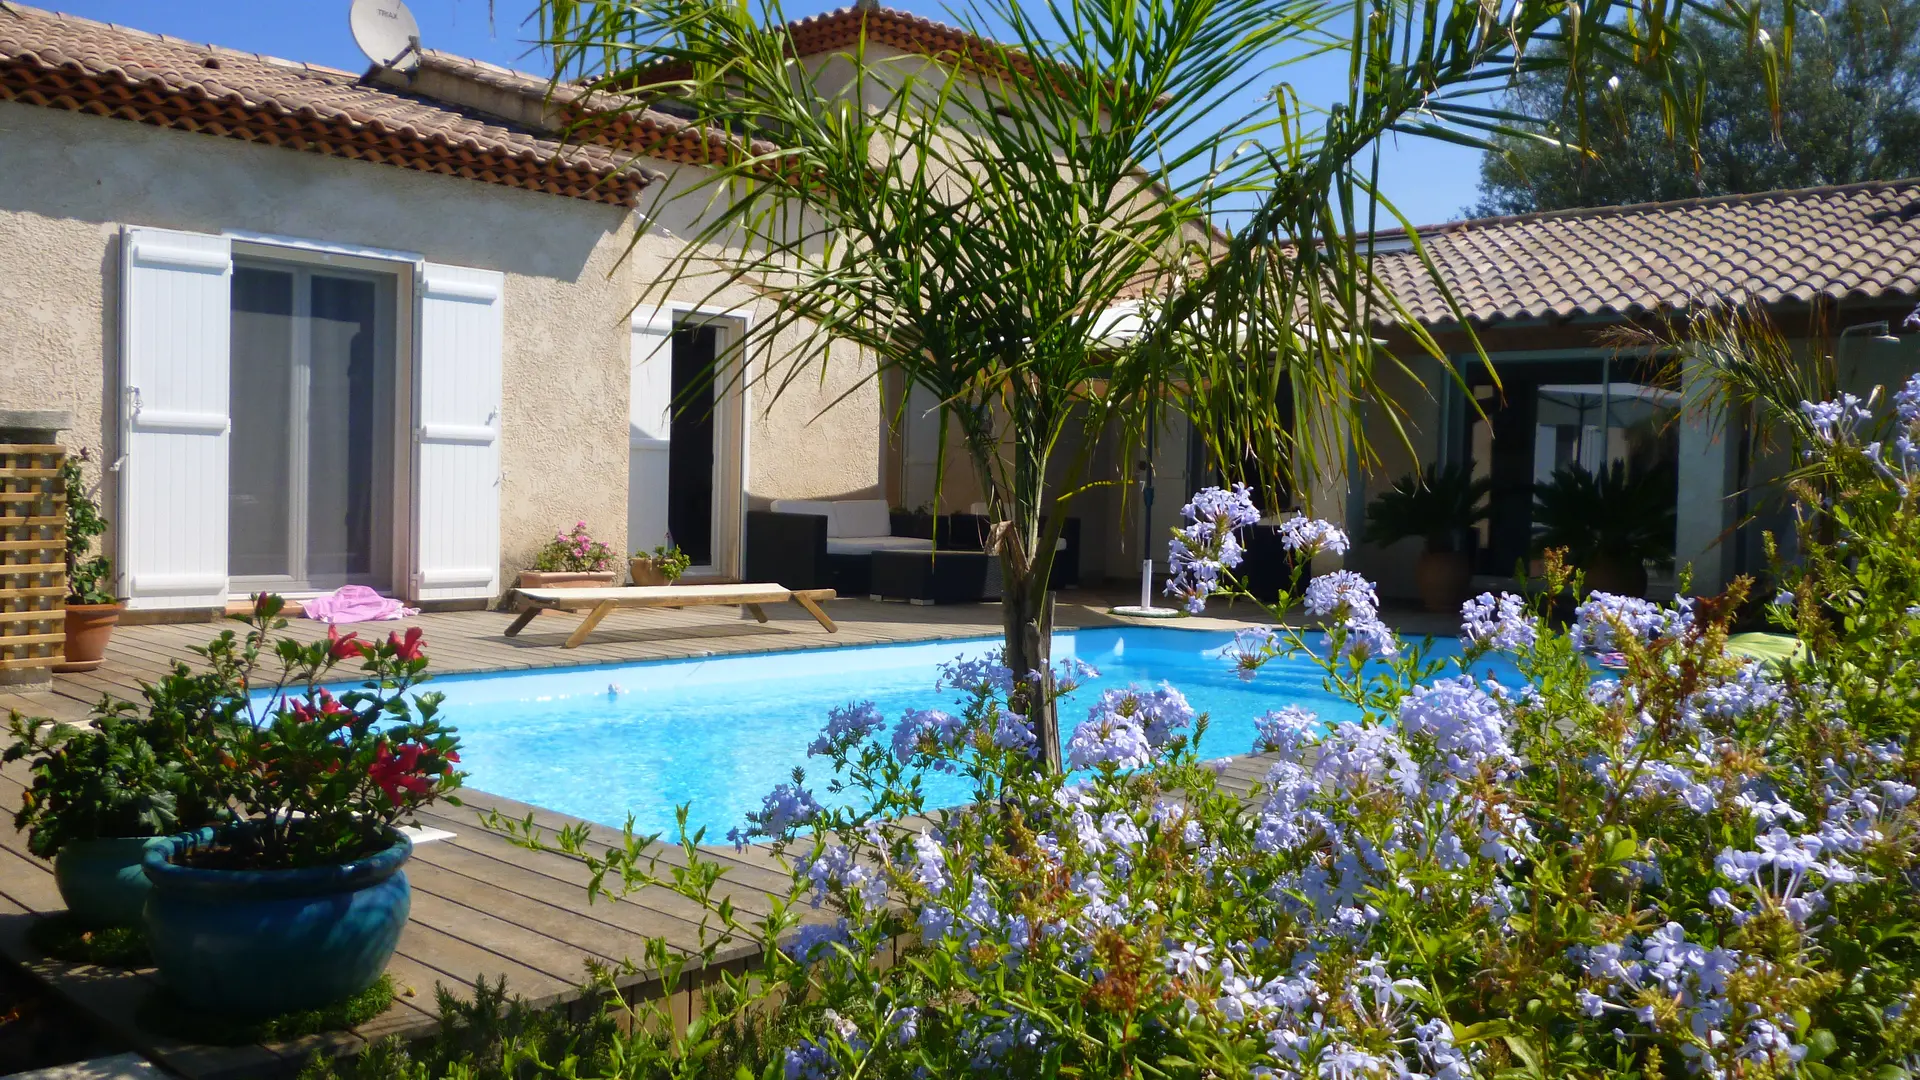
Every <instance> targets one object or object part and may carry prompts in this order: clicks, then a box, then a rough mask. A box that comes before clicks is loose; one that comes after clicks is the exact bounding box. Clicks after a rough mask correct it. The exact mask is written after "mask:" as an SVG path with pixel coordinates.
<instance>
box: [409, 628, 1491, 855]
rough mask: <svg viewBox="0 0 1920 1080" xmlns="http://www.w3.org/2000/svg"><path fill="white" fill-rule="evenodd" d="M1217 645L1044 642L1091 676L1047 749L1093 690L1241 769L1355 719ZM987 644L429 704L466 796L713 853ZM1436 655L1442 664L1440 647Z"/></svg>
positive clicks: (1167, 634) (505, 684)
mask: <svg viewBox="0 0 1920 1080" xmlns="http://www.w3.org/2000/svg"><path fill="white" fill-rule="evenodd" d="M1231 640H1232V637H1231V635H1229V634H1225V633H1215V632H1202V631H1193V630H1178V629H1170V628H1163V627H1152V628H1143V629H1133V628H1127V629H1103V630H1083V631H1076V632H1073V633H1061V634H1056V635H1055V637H1054V656H1055V658H1056V659H1061V658H1064V657H1067V656H1075V657H1078V658H1079V659H1081V660H1084V661H1086V662H1088V663H1090V664H1092V665H1093V666H1094V667H1096V668H1098V669H1099V671H1100V677H1099V678H1097V679H1093V680H1090V681H1089V682H1087V683H1086V684H1085V685H1084V686H1082V687H1080V688H1079V689H1078V690H1076V691H1075V692H1074V693H1073V694H1072V695H1070V696H1069V697H1067V698H1066V699H1064V700H1063V702H1062V704H1061V714H1060V717H1061V721H1060V722H1061V727H1062V729H1063V731H1062V737H1063V738H1065V737H1066V736H1067V735H1070V734H1071V732H1072V730H1073V728H1074V727H1075V726H1076V725H1077V724H1079V722H1080V721H1082V720H1084V719H1086V715H1087V708H1088V706H1089V705H1090V704H1091V703H1092V702H1093V701H1095V700H1097V699H1098V698H1099V696H1100V694H1101V692H1102V691H1104V690H1106V689H1109V688H1113V687H1125V686H1127V685H1128V684H1129V683H1138V684H1141V685H1147V686H1157V685H1158V684H1159V683H1160V682H1161V681H1163V680H1164V681H1167V682H1171V683H1172V684H1173V685H1174V686H1176V687H1178V688H1179V689H1180V691H1181V692H1182V693H1184V694H1186V696H1187V698H1188V700H1189V701H1190V702H1191V703H1192V705H1193V707H1194V708H1195V709H1196V710H1197V711H1201V712H1205V713H1208V714H1209V716H1210V726H1209V729H1208V731H1207V735H1206V739H1205V742H1204V743H1203V744H1202V746H1201V750H1202V752H1203V754H1204V755H1205V756H1208V757H1226V756H1232V755H1239V754H1244V753H1247V752H1248V751H1249V749H1250V748H1251V747H1252V744H1253V736H1254V719H1255V718H1256V717H1258V716H1260V715H1261V714H1263V713H1265V712H1266V711H1268V710H1269V709H1276V708H1279V707H1280V706H1282V705H1288V704H1299V705H1304V706H1306V707H1308V708H1311V709H1314V710H1316V711H1317V712H1319V713H1320V715H1321V716H1322V718H1324V719H1326V720H1328V721H1338V720H1343V719H1350V718H1352V717H1353V716H1354V715H1356V710H1353V709H1352V708H1350V707H1348V706H1347V705H1345V704H1344V703H1343V702H1340V701H1338V700H1336V699H1333V698H1332V697H1330V696H1329V695H1328V694H1327V692H1326V691H1325V690H1324V689H1322V688H1321V674H1320V671H1319V669H1318V668H1317V667H1314V666H1312V665H1311V664H1310V663H1309V662H1307V661H1291V662H1289V661H1275V662H1273V663H1272V664H1269V665H1268V666H1267V667H1266V668H1264V669H1263V670H1262V671H1261V672H1260V674H1259V677H1258V678H1256V679H1254V680H1253V681H1251V682H1243V681H1241V680H1240V678H1239V677H1238V676H1237V675H1236V674H1235V672H1234V671H1233V668H1232V666H1231V663H1230V662H1229V661H1227V660H1225V659H1222V658H1221V656H1220V655H1219V654H1220V650H1221V649H1222V648H1223V647H1224V646H1226V645H1227V643H1228V642H1229V641H1231ZM997 644H998V642H997V640H978V641H959V642H955V641H947V642H938V643H931V644H919V645H883V646H863V647H840V648H829V649H812V650H807V651H804V652H792V653H782V654H772V655H760V656H733V657H719V658H712V659H691V660H671V661H657V662H650V663H637V664H622V665H617V666H596V667H587V668H571V669H565V670H547V671H538V672H525V673H513V674H491V675H456V676H449V677H446V678H441V679H435V680H433V682H432V683H431V684H430V687H429V688H430V689H434V690H438V691H440V692H442V693H444V694H445V695H446V698H447V700H446V704H445V705H444V706H443V711H442V715H443V716H444V717H445V718H446V720H447V721H448V722H449V723H451V724H453V725H454V726H456V727H458V728H459V731H460V738H461V743H462V746H461V760H462V763H463V765H464V766H465V767H466V768H467V769H468V771H469V773H470V775H469V777H468V781H467V782H468V784H469V785H471V786H473V787H475V788H479V789H480V790H483V791H489V792H492V793H494V794H497V795H504V796H506V797H508V798H511V799H518V800H520V801H522V802H527V803H532V804H534V805H536V806H544V807H547V808H549V809H552V810H558V811H560V812H562V813H565V814H571V815H573V816H575V817H579V818H585V819H587V820H589V821H597V822H602V823H605V824H608V825H614V826H618V825H620V824H622V823H624V822H625V821H626V818H627V815H628V814H632V815H633V816H634V819H635V827H636V829H638V830H639V831H641V832H653V831H664V832H667V833H669V834H671V833H672V831H673V828H674V808H675V807H676V806H678V805H679V804H682V803H689V804H691V806H692V811H691V815H690V818H689V824H690V825H691V826H692V827H699V826H702V825H704V826H706V827H707V830H708V838H709V840H713V841H718V840H719V838H720V837H723V836H724V835H725V834H726V831H727V830H728V829H729V828H731V827H733V826H735V825H738V824H740V823H741V822H742V821H743V820H744V819H745V817H746V813H747V811H748V810H752V809H756V808H758V806H759V805H760V799H761V796H763V795H765V794H766V793H767V792H768V791H769V790H770V789H771V788H772V787H773V786H774V785H775V784H777V783H780V782H782V781H784V780H787V779H788V778H789V776H790V774H791V773H792V771H793V768H794V766H796V765H801V766H806V767H807V768H808V776H809V785H810V786H812V787H814V788H815V790H816V792H817V793H819V794H820V795H821V797H822V798H825V792H824V787H825V783H824V782H825V780H826V777H825V776H824V775H822V774H820V773H819V771H818V765H820V764H822V763H820V762H810V761H809V760H808V758H807V756H806V747H807V744H808V743H809V742H811V741H812V740H813V738H814V736H815V735H817V734H818V733H819V730H820V727H821V725H822V724H824V723H825V721H826V714H827V709H828V708H830V707H832V706H834V705H841V704H846V703H848V702H853V701H862V700H871V701H872V702H874V704H876V705H877V706H878V707H879V708H880V710H881V711H882V712H883V713H884V714H885V715H886V717H887V719H888V720H889V721H894V720H897V719H898V718H899V716H900V714H901V712H902V711H903V710H905V709H907V708H909V707H918V708H934V707H940V706H943V705H946V704H948V703H950V702H951V701H953V700H956V699H955V697H954V695H951V694H937V693H935V692H934V690H933V684H934V680H935V678H936V668H937V667H938V666H939V665H940V664H941V663H942V662H944V661H947V660H951V659H953V658H954V657H956V656H960V655H965V656H967V657H970V658H971V657H978V656H981V655H983V654H985V653H986V652H988V651H990V650H991V649H993V648H995V647H996V646H997ZM1437 648H1439V649H1440V650H1441V651H1443V652H1446V653H1451V654H1454V655H1457V652H1458V646H1457V644H1456V643H1455V642H1454V641H1453V640H1452V639H1440V640H1439V641H1438V642H1437ZM1482 668H1483V669H1484V670H1477V671H1476V674H1479V675H1482V676H1488V677H1494V678H1502V679H1503V681H1505V677H1507V676H1509V675H1510V674H1511V673H1512V668H1511V667H1510V666H1507V665H1505V664H1504V662H1502V661H1489V662H1487V663H1486V664H1483V665H1482ZM926 788H927V791H928V795H929V796H930V800H931V802H930V805H942V804H943V802H944V803H945V804H947V805H951V804H955V803H959V802H963V801H965V799H966V798H967V794H968V792H967V789H966V787H965V785H964V783H963V782H962V781H959V780H957V779H955V778H953V777H948V776H941V775H934V776H928V777H927V778H926Z"/></svg>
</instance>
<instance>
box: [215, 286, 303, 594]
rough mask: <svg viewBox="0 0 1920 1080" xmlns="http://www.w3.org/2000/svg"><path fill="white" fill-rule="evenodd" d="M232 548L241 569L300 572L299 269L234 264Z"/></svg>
mask: <svg viewBox="0 0 1920 1080" xmlns="http://www.w3.org/2000/svg"><path fill="white" fill-rule="evenodd" d="M232 331H233V342H232V374H231V379H232V382H231V384H230V390H229V393H230V395H231V397H230V401H229V415H230V417H231V419H232V423H233V428H232V435H231V437H230V438H229V440H228V455H229V457H228V476H229V478H230V479H229V483H230V487H229V491H228V511H227V512H228V530H229V534H228V536H229V539H228V556H229V560H230V564H231V573H232V574H233V576H235V577H268V576H283V575H286V574H289V573H291V572H292V564H291V558H292V551H291V542H292V528H291V521H290V518H289V514H290V513H291V508H292V502H291V491H290V487H291V481H292V466H291V461H292V443H291V440H290V439H289V433H290V431H291V430H292V422H291V421H292V408H293V362H294V358H293V275H292V274H291V273H288V272H284V271H279V270H266V269H261V268H259V267H251V266H236V267H234V271H233V324H232Z"/></svg>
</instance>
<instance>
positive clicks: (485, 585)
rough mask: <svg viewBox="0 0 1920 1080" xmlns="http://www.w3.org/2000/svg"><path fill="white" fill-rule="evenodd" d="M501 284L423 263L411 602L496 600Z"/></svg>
mask: <svg viewBox="0 0 1920 1080" xmlns="http://www.w3.org/2000/svg"><path fill="white" fill-rule="evenodd" d="M505 288H506V276H505V275H503V274H501V273H500V272H498V271H495V270H474V269H469V268H467V267H463V266H440V265H437V264H434V263H426V264H424V265H423V266H422V268H421V275H420V289H419V293H420V302H419V310H418V327H419V332H418V334H417V341H418V344H417V349H418V351H419V365H418V367H417V369H416V370H417V374H418V379H417V380H416V382H415V385H414V401H415V410H416V411H415V419H416V424H415V427H414V442H415V444H416V447H417V450H416V455H417V456H416V461H415V470H416V471H415V474H414V477H415V483H414V506H415V510H416V514H415V518H414V544H415V552H416V555H415V560H414V567H415V579H414V590H413V595H414V599H417V600H469V599H476V598H479V599H491V598H492V597H493V596H494V595H495V594H497V593H498V592H499V591H500V479H501V477H500V352H501V327H502V322H501V308H502V305H503V302H504V294H505Z"/></svg>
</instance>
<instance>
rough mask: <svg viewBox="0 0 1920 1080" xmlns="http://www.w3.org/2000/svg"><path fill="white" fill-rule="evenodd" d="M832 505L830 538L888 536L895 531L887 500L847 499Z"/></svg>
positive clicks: (828, 520)
mask: <svg viewBox="0 0 1920 1080" xmlns="http://www.w3.org/2000/svg"><path fill="white" fill-rule="evenodd" d="M832 505H833V516H832V517H830V518H828V519H827V535H828V536H830V537H833V536H840V537H856V536H860V537H869V536H886V535H887V534H888V533H891V532H892V531H893V522H892V519H891V518H890V517H889V516H888V512H887V500H885V499H845V500H842V501H840V502H836V503H833V504H832Z"/></svg>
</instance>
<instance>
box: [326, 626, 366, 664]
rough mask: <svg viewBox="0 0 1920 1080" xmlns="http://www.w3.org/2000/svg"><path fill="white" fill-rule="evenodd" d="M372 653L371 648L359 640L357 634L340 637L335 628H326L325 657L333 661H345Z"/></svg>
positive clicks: (338, 630) (337, 628)
mask: <svg viewBox="0 0 1920 1080" xmlns="http://www.w3.org/2000/svg"><path fill="white" fill-rule="evenodd" d="M372 651H373V646H371V645H369V644H367V643H366V642H364V641H361V640H360V635H359V633H357V632H355V633H351V634H348V635H346V636H345V637H342V636H341V635H340V628H339V627H337V626H329V627H327V655H329V656H331V657H333V658H334V659H335V660H345V659H347V658H349V657H353V656H365V655H367V654H368V653H370V652H372Z"/></svg>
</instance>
